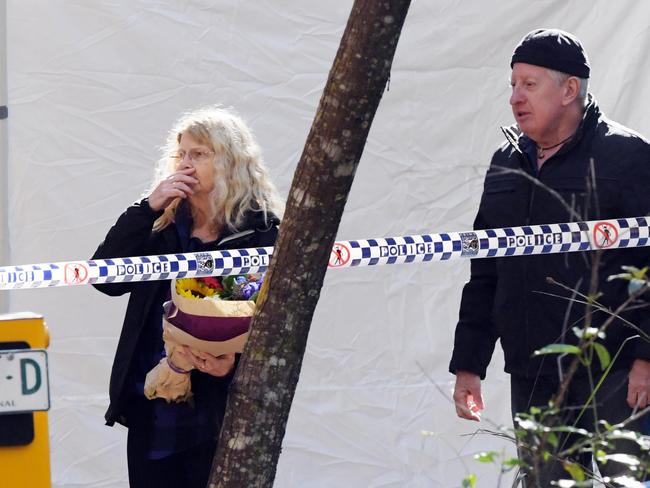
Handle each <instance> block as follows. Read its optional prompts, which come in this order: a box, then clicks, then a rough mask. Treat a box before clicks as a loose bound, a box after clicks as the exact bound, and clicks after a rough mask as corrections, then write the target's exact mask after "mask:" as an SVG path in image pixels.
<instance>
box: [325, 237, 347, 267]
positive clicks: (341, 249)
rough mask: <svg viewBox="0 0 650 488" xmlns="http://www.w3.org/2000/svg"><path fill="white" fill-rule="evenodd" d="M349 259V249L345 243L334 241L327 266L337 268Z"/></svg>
mask: <svg viewBox="0 0 650 488" xmlns="http://www.w3.org/2000/svg"><path fill="white" fill-rule="evenodd" d="M349 260H350V250H349V249H348V247H347V246H346V245H345V244H341V243H340V242H335V243H334V246H333V247H332V252H331V253H330V260H329V267H330V268H339V267H341V266H345V265H346V264H347V263H348V261H349Z"/></svg>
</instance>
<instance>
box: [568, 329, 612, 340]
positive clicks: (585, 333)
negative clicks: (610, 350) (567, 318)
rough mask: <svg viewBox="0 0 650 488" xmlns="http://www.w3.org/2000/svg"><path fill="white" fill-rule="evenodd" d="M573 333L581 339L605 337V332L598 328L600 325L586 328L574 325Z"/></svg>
mask: <svg viewBox="0 0 650 488" xmlns="http://www.w3.org/2000/svg"><path fill="white" fill-rule="evenodd" d="M573 333H574V334H575V335H576V336H577V337H578V338H579V339H583V338H584V339H590V338H592V337H594V336H598V337H600V338H601V339H604V338H605V333H604V332H603V331H602V330H600V329H598V327H587V328H585V329H581V328H580V327H573Z"/></svg>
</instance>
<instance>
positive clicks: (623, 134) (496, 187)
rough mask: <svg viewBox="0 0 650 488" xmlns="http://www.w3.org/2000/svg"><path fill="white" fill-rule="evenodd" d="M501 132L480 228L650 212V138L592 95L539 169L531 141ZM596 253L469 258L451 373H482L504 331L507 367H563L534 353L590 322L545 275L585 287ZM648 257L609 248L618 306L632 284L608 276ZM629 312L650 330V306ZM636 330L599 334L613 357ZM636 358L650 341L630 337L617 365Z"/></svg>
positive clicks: (610, 299) (606, 265)
mask: <svg viewBox="0 0 650 488" xmlns="http://www.w3.org/2000/svg"><path fill="white" fill-rule="evenodd" d="M503 130H504V133H505V134H506V139H507V141H506V142H505V143H503V144H502V145H501V146H500V148H499V149H498V150H497V152H496V153H495V154H494V156H493V158H492V162H491V164H490V168H489V169H488V172H487V175H486V178H485V185H484V189H483V195H482V198H481V203H480V207H479V211H478V214H477V216H476V220H475V222H474V228H475V229H492V228H500V227H514V226H522V225H537V224H548V223H562V222H570V221H579V220H596V219H613V218H621V217H639V216H645V215H648V213H649V212H650V145H649V144H648V142H647V141H646V140H645V139H643V138H642V137H641V136H640V135H638V134H637V133H635V132H633V131H631V130H630V129H627V128H625V127H623V126H621V125H619V124H617V123H615V122H613V121H611V120H609V119H607V118H606V117H605V116H604V115H603V114H602V113H601V112H600V110H599V109H598V106H597V104H596V102H595V101H594V100H593V98H591V97H590V100H589V104H588V106H587V107H586V110H585V114H584V117H583V120H582V122H581V124H580V126H579V128H578V130H577V132H576V134H575V136H574V137H573V138H572V139H571V140H570V141H569V142H568V143H566V144H565V145H564V146H563V147H562V148H561V149H560V150H559V151H558V152H557V153H556V154H555V155H553V156H552V157H550V158H549V159H548V160H547V161H546V162H545V163H544V164H543V166H542V167H541V169H540V170H539V172H537V171H536V169H535V162H534V161H531V160H530V158H529V157H528V156H527V155H526V149H527V148H526V140H527V141H528V142H529V143H530V139H527V138H526V137H525V136H523V135H522V134H519V133H518V132H517V131H516V128H515V126H513V127H511V128H507V129H503ZM512 170H518V171H522V172H524V173H525V175H526V176H522V175H521V174H516V173H513V172H512ZM547 188H550V189H551V190H553V191H554V192H557V194H559V196H560V197H561V198H562V199H563V200H564V203H562V202H560V201H559V199H558V198H557V196H556V195H553V194H552V192H550V191H548V189H547ZM567 207H569V208H572V209H573V210H574V211H575V212H576V213H577V214H578V215H579V217H576V215H575V214H573V213H572V212H571V210H569V209H568V208H567ZM593 256H594V253H589V252H579V253H566V254H550V255H532V256H520V257H506V258H489V259H475V260H472V263H471V277H470V280H469V282H468V283H467V284H466V285H465V287H464V289H463V295H462V301H461V307H460V316H459V322H458V324H457V326H456V335H455V341H454V352H453V356H452V359H451V363H450V366H449V369H450V371H451V372H452V373H455V372H456V371H470V372H473V373H476V374H478V375H480V377H481V378H484V377H485V371H486V368H487V366H488V363H489V362H490V358H491V356H492V352H493V350H494V344H495V342H496V340H497V339H500V340H501V345H502V347H503V350H504V354H505V370H506V372H508V373H511V374H517V375H522V376H531V377H532V376H535V375H537V374H540V373H541V374H557V362H556V358H557V356H537V357H533V353H534V351H535V350H538V349H540V348H542V347H544V346H546V345H548V344H552V343H576V342H577V337H576V335H575V334H574V333H573V331H572V328H573V327H574V326H578V327H582V326H583V325H584V316H585V306H584V305H582V304H579V303H571V302H570V301H569V300H568V299H567V297H570V296H571V293H570V291H567V290H565V289H563V288H561V287H560V286H558V285H552V284H550V283H547V277H551V278H553V279H554V280H555V281H557V282H559V283H562V284H564V285H566V286H567V287H569V288H572V289H577V290H579V291H580V292H581V293H587V292H588V290H589V284H590V280H591V267H592V266H591V262H592V258H593ZM649 258H650V250H649V248H636V249H624V250H606V251H604V252H603V253H602V260H601V265H600V268H599V270H598V278H599V279H598V285H599V286H598V287H599V291H600V292H602V296H601V297H600V298H599V301H600V302H601V303H602V304H604V305H605V306H608V307H610V308H611V309H612V310H613V309H615V308H616V307H617V306H618V305H619V304H621V303H622V302H623V301H624V300H625V299H626V298H627V296H628V295H627V282H625V281H622V280H614V281H610V282H607V281H606V278H607V277H608V276H610V275H613V274H616V273H620V272H621V266H622V265H636V266H638V267H643V266H645V265H647V264H650V259H649ZM558 295H559V296H560V297H558ZM626 317H627V318H629V319H630V320H631V321H632V322H633V323H634V324H636V325H638V326H640V327H642V328H643V329H644V330H645V331H646V332H650V320H649V319H648V318H644V317H649V318H650V310H647V311H643V312H636V313H635V312H630V313H628V314H626ZM593 318H594V324H593V325H594V326H598V325H600V324H602V323H603V321H604V320H605V319H606V318H607V316H606V314H605V313H602V312H599V313H596V314H594V317H593ZM635 334H636V332H635V331H634V330H633V329H631V328H629V327H627V326H625V325H624V324H623V323H622V321H620V320H617V321H616V322H615V323H614V324H612V325H611V327H610V328H609V329H608V330H607V333H606V338H605V340H601V342H602V343H603V344H604V345H605V346H606V347H607V348H608V350H609V352H610V354H611V356H612V357H613V356H614V355H615V353H616V352H617V351H618V349H619V348H620V347H621V345H622V344H623V341H624V340H625V339H626V338H627V337H630V336H633V335H635ZM635 358H642V359H647V360H650V344H648V343H647V342H645V341H643V340H642V339H633V340H631V341H628V342H627V343H626V345H625V346H624V347H623V351H622V353H621V356H620V357H619V359H618V360H617V364H616V365H617V366H619V367H627V366H629V365H630V364H631V362H632V361H633V360H634V359H635ZM594 362H595V363H598V361H597V360H595V361H594Z"/></svg>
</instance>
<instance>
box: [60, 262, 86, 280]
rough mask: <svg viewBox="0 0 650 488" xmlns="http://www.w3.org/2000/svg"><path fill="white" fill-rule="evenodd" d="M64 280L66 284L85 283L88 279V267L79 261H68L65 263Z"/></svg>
mask: <svg viewBox="0 0 650 488" xmlns="http://www.w3.org/2000/svg"><path fill="white" fill-rule="evenodd" d="M64 273H65V282H66V283H67V284H68V285H74V284H77V283H85V281H86V280H87V279H88V268H86V266H84V265H83V264H79V263H68V264H66V265H65V269H64Z"/></svg>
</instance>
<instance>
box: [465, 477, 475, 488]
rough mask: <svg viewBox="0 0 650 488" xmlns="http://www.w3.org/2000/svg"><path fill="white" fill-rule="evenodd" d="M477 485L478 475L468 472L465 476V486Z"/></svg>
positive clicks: (471, 487)
mask: <svg viewBox="0 0 650 488" xmlns="http://www.w3.org/2000/svg"><path fill="white" fill-rule="evenodd" d="M475 486H476V475H475V474H468V475H467V476H465V477H464V478H463V488H474V487H475Z"/></svg>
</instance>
